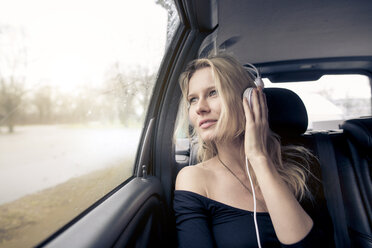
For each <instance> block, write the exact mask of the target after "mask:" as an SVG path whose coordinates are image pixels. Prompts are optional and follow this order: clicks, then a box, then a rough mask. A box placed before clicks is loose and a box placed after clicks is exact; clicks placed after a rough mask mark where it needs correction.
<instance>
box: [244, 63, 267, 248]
mask: <svg viewBox="0 0 372 248" xmlns="http://www.w3.org/2000/svg"><path fill="white" fill-rule="evenodd" d="M244 68H245V69H246V70H247V71H248V72H249V73H250V74H252V75H253V76H254V77H255V80H254V83H255V84H256V86H257V87H262V88H263V87H264V83H263V81H262V79H261V75H260V73H259V71H258V69H257V68H256V67H255V66H254V65H252V64H250V63H247V64H245V65H244ZM252 90H253V88H252V87H250V88H247V89H246V90H245V91H244V93H243V97H246V98H247V99H248V104H249V107H250V108H251V106H252V102H251V101H252ZM248 167H249V166H248V158H247V157H245V170H246V172H247V174H248V177H249V181H250V183H251V188H252V196H253V207H254V209H253V220H254V227H255V230H256V237H257V245H258V247H259V248H261V240H260V233H259V231H258V224H257V209H256V208H257V203H256V194H255V190H254V185H253V181H252V177H251V174H250V173H249V168H248Z"/></svg>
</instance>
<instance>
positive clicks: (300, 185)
mask: <svg viewBox="0 0 372 248" xmlns="http://www.w3.org/2000/svg"><path fill="white" fill-rule="evenodd" d="M203 68H211V71H212V77H213V79H214V81H215V85H216V89H217V91H218V93H219V96H220V99H221V113H220V118H219V121H218V123H217V127H216V129H217V130H220V132H219V134H218V136H217V137H216V138H215V139H213V140H211V141H203V140H202V139H201V138H200V137H198V134H197V133H196V132H195V130H194V129H192V130H190V131H189V128H187V130H188V131H189V132H188V135H189V138H190V139H191V140H195V139H197V142H198V161H199V162H203V161H206V160H208V159H210V158H212V157H214V156H216V155H217V153H218V152H217V146H216V143H218V142H220V141H231V140H236V139H239V140H240V144H241V147H240V149H241V153H242V154H244V142H243V140H244V131H245V115H244V109H243V105H242V93H243V91H244V90H245V89H246V88H247V87H256V86H255V84H254V78H253V76H252V75H251V74H250V73H249V72H247V70H246V69H245V68H244V67H243V66H242V65H241V64H240V63H239V62H238V61H237V60H236V59H234V58H233V57H231V56H229V55H226V54H223V55H221V54H220V55H215V56H211V57H208V58H201V59H196V60H194V61H192V62H191V63H190V64H189V65H188V66H187V68H186V69H185V71H184V72H183V73H182V74H181V76H180V80H179V83H180V87H181V90H182V94H183V99H182V101H183V102H182V104H181V106H182V110H181V114H182V120H183V121H182V120H181V122H183V124H185V123H187V124H188V103H187V95H188V90H189V89H188V88H189V81H190V79H191V77H192V76H193V75H194V73H195V72H196V71H197V70H200V69H203ZM187 126H188V125H187ZM267 144H268V147H267V150H268V152H269V156H270V158H271V160H272V161H273V164H274V165H275V167H276V169H277V171H278V173H279V175H280V176H281V177H282V179H283V180H284V181H285V182H286V184H287V185H288V186H289V188H290V189H291V190H292V192H293V194H294V195H295V196H296V197H297V198H298V199H299V200H301V199H302V198H304V197H305V196H309V195H310V194H309V193H310V192H309V190H308V188H307V177H308V175H309V174H311V173H310V171H309V167H310V160H311V158H312V157H313V156H312V154H311V153H310V152H309V151H308V150H307V149H306V148H304V147H301V146H282V145H281V143H280V139H279V136H278V135H276V134H275V133H273V132H272V131H271V130H270V131H269V134H268V140H267ZM251 174H253V175H254V173H253V171H252V173H251ZM253 177H254V183H255V185H256V187H258V184H257V179H256V178H255V176H253Z"/></svg>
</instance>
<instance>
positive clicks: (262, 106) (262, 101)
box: [258, 87, 268, 123]
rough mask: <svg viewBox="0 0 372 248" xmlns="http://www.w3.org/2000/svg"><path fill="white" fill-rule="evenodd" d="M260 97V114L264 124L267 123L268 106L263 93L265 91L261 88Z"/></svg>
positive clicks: (259, 90) (259, 89)
mask: <svg viewBox="0 0 372 248" xmlns="http://www.w3.org/2000/svg"><path fill="white" fill-rule="evenodd" d="M258 92H259V94H258V96H259V100H260V101H259V103H260V114H261V119H262V122H263V123H265V122H267V119H268V117H267V105H266V97H265V94H264V93H263V90H262V88H261V87H259V88H258Z"/></svg>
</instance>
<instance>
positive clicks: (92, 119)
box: [0, 0, 179, 247]
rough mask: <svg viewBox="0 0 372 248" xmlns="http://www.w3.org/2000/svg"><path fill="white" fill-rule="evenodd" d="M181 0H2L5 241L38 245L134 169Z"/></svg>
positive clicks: (0, 225) (0, 208) (1, 219)
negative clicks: (176, 2) (149, 108)
mask: <svg viewBox="0 0 372 248" xmlns="http://www.w3.org/2000/svg"><path fill="white" fill-rule="evenodd" d="M178 23H179V19H178V17H177V12H176V9H175V7H174V4H173V2H172V1H166V0H164V1H161V0H150V1H149V0H136V1H125V0H124V1H123V0H106V1H88V0H63V1H62V0H59V1H58V0H56V1H48V0H35V1H28V0H8V1H6V0H0V247H32V246H35V245H36V244H38V243H39V242H40V241H42V240H44V239H45V238H46V237H48V236H49V235H51V234H52V233H53V232H55V231H56V230H57V229H59V228H61V227H62V226H63V225H65V224H66V223H68V222H69V221H70V220H72V219H73V218H74V217H76V216H77V215H78V214H80V213H82V212H83V211H84V210H85V209H87V208H88V207H89V206H91V205H92V204H93V203H94V202H96V201H97V200H99V199H100V198H102V197H103V196H104V195H105V194H107V193H108V192H110V191H111V190H113V189H114V188H115V187H116V186H118V185H119V184H121V183H123V182H124V181H125V180H126V179H128V178H129V177H131V176H132V175H133V166H134V159H135V155H136V152H137V145H138V143H139V138H140V134H141V130H142V128H143V122H144V117H145V115H146V110H147V106H148V104H149V101H150V97H151V94H152V89H153V85H154V82H155V80H156V74H157V71H158V68H159V66H160V63H161V61H162V58H163V55H164V52H165V50H166V49H167V46H168V44H169V43H170V40H171V38H172V36H173V33H174V32H175V30H176V29H177V27H178Z"/></svg>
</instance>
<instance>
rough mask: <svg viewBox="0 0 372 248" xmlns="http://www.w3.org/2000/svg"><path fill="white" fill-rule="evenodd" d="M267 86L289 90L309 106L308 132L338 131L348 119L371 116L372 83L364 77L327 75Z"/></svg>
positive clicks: (268, 85) (267, 83) (266, 80)
mask: <svg viewBox="0 0 372 248" xmlns="http://www.w3.org/2000/svg"><path fill="white" fill-rule="evenodd" d="M264 82H265V87H279V88H287V89H290V90H292V91H294V92H295V93H297V94H298V95H299V96H300V98H301V99H302V101H303V102H304V104H305V107H306V110H307V114H308V118H309V125H308V130H328V129H338V128H339V125H340V124H342V123H343V122H344V121H345V120H347V119H352V118H358V117H362V116H370V115H371V84H372V83H371V81H370V78H369V77H367V76H364V75H325V76H323V77H321V78H320V79H319V80H317V81H311V82H290V83H271V82H270V81H269V80H268V79H266V78H265V79H264Z"/></svg>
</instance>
